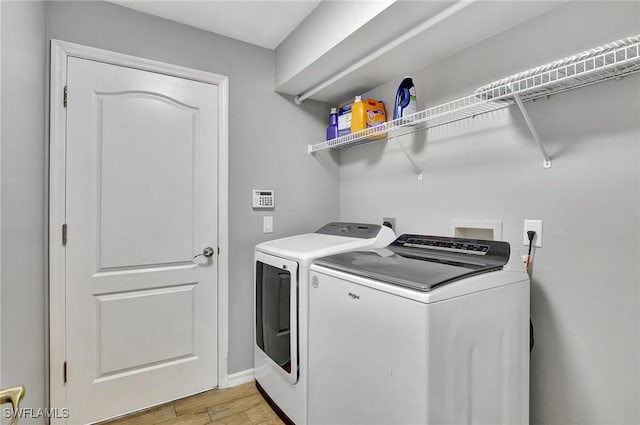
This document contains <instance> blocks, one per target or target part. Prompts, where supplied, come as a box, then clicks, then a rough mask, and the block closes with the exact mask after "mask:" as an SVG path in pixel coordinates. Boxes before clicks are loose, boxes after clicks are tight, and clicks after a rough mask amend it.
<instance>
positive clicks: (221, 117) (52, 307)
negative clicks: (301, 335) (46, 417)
mask: <svg viewBox="0 0 640 425" xmlns="http://www.w3.org/2000/svg"><path fill="white" fill-rule="evenodd" d="M68 57H75V58H81V59H88V60H93V61H98V62H104V63H107V64H112V65H119V66H125V67H128V68H134V69H139V70H144V71H151V72H155V73H159V74H164V75H170V76H174V77H179V78H185V79H189V80H194V81H199V82H203V83H208V84H214V85H216V86H218V90H219V91H218V93H219V94H218V111H219V112H218V123H219V125H218V245H219V248H220V255H219V256H218V382H213V383H212V384H213V385H212V387H214V386H218V387H219V388H226V387H228V385H229V379H228V373H227V357H228V355H227V354H228V345H229V333H228V323H229V308H228V304H229V214H228V200H229V139H228V137H229V136H228V117H229V114H228V103H229V102H228V87H229V78H228V77H226V76H224V75H218V74H213V73H210V72H205V71H199V70H195V69H190V68H185V67H181V66H176V65H170V64H166V63H162V62H156V61H152V60H148V59H142V58H138V57H135V56H129V55H124V54H121V53H115V52H110V51H108V50H101V49H96V48H92V47H87V46H82V45H79V44H73V43H68V42H65V41H59V40H51V90H50V109H49V110H50V141H49V143H50V154H49V389H50V399H49V405H50V406H51V407H57V408H64V407H67V392H66V388H65V384H64V378H63V365H64V362H65V361H66V352H65V348H66V333H65V249H64V247H63V246H62V239H61V237H62V232H61V229H62V224H64V218H65V204H66V199H65V163H66V161H65V158H66V121H67V111H66V109H65V108H64V106H63V102H64V87H65V85H66V77H67V58H68ZM69 99H73V93H69ZM69 373H70V374H73V369H72V366H71V367H70V368H69ZM216 384H217V385H216ZM52 423H55V421H52Z"/></svg>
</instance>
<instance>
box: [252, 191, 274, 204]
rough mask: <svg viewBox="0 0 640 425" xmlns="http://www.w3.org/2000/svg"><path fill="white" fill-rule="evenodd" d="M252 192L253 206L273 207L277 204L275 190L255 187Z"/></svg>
mask: <svg viewBox="0 0 640 425" xmlns="http://www.w3.org/2000/svg"><path fill="white" fill-rule="evenodd" d="M251 193H252V197H251V206H252V207H253V208H273V207H274V206H275V199H274V195H273V190H267V189H253V190H252V191H251Z"/></svg>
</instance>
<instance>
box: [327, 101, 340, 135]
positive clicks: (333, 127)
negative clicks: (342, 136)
mask: <svg viewBox="0 0 640 425" xmlns="http://www.w3.org/2000/svg"><path fill="white" fill-rule="evenodd" d="M336 137H338V110H337V109H336V108H331V113H330V114H329V127H327V140H331V139H335V138H336Z"/></svg>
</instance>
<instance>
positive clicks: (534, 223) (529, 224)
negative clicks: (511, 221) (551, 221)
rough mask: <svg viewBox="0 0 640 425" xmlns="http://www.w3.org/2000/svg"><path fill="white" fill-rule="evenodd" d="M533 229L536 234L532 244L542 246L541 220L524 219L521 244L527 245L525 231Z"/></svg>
mask: <svg viewBox="0 0 640 425" xmlns="http://www.w3.org/2000/svg"><path fill="white" fill-rule="evenodd" d="M529 230H533V231H534V232H536V235H535V236H534V237H533V246H535V247H536V248H542V220H525V221H524V230H523V231H522V244H523V245H525V246H529V237H528V236H527V231H529Z"/></svg>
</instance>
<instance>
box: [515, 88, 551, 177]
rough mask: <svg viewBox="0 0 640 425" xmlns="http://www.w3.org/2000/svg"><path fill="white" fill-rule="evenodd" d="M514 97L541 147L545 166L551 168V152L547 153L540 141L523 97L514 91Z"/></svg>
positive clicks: (539, 147) (537, 143)
mask: <svg viewBox="0 0 640 425" xmlns="http://www.w3.org/2000/svg"><path fill="white" fill-rule="evenodd" d="M513 98H514V99H515V101H516V104H517V105H518V108H519V109H520V112H521V113H522V116H523V117H524V121H525V122H526V123H527V127H529V131H531V135H532V136H533V140H535V142H536V145H538V149H540V153H542V156H543V158H544V160H543V162H542V166H543V167H544V168H551V158H550V157H549V154H547V151H546V150H545V149H544V146H543V145H542V142H540V136H538V132H537V131H536V128H535V127H534V126H533V122H531V118H530V117H529V113H528V112H527V110H526V109H525V107H524V104H523V103H522V99H520V95H519V94H517V93H514V94H513Z"/></svg>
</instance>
